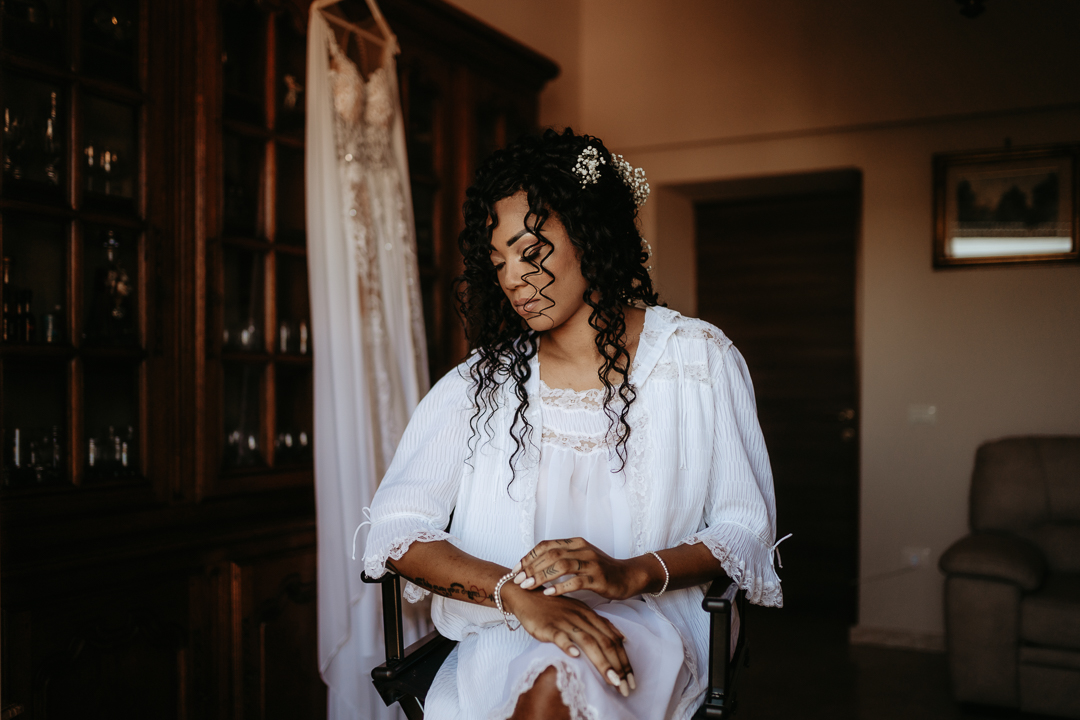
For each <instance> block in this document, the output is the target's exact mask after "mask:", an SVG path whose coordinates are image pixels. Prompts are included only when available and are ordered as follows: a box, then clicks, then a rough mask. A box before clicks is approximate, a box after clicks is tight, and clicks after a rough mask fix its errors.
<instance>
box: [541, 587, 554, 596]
mask: <svg viewBox="0 0 1080 720" xmlns="http://www.w3.org/2000/svg"><path fill="white" fill-rule="evenodd" d="M555 593H556V590H555V588H548V589H547V590H545V591H544V594H545V595H554V594H555Z"/></svg>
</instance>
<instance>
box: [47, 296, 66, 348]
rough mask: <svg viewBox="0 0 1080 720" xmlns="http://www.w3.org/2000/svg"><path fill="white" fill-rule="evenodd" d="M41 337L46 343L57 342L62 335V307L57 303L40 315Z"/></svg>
mask: <svg viewBox="0 0 1080 720" xmlns="http://www.w3.org/2000/svg"><path fill="white" fill-rule="evenodd" d="M41 320H42V323H41V324H42V337H41V339H42V340H43V341H45V342H47V343H58V342H60V340H61V338H62V337H63V322H64V309H63V308H62V307H60V306H59V305H54V306H53V311H52V312H51V313H46V314H45V315H43V316H42V318H41Z"/></svg>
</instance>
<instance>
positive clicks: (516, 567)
mask: <svg viewBox="0 0 1080 720" xmlns="http://www.w3.org/2000/svg"><path fill="white" fill-rule="evenodd" d="M518 570H521V561H520V560H518V564H517V565H515V566H514V569H513V570H511V571H510V572H517V571H518Z"/></svg>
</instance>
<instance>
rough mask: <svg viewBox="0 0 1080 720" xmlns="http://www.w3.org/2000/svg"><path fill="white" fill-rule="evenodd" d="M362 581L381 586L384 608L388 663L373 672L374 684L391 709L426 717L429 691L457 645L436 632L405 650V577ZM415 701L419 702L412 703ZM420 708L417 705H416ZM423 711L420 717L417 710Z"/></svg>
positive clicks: (364, 576)
mask: <svg viewBox="0 0 1080 720" xmlns="http://www.w3.org/2000/svg"><path fill="white" fill-rule="evenodd" d="M360 579H361V580H363V581H364V582H366V583H371V584H372V585H381V586H382V587H381V590H382V606H383V641H384V643H385V645H386V662H384V663H383V664H382V665H379V666H378V667H376V668H375V669H373V670H372V671H371V680H372V683H373V684H374V685H375V689H376V690H377V691H378V692H379V695H380V696H381V697H382V699H383V702H385V703H386V705H387V707H389V706H390V705H393V704H394V703H395V702H396V703H401V708H402V710H404V711H405V715H406V717H408V718H412V717H423V707H422V705H423V701H424V697H425V696H426V695H427V689H428V688H429V687H431V682H432V681H433V680H434V679H435V674H436V673H437V672H438V671H439V668H440V667H442V664H443V661H444V660H446V656H447V655H449V654H450V651H451V650H453V649H454V645H456V644H457V643H456V642H455V641H453V640H449V639H447V638H445V637H443V636H442V635H440V634H439V631H438V630H435V631H432V632H430V633H428V634H427V635H425V636H424V637H422V638H420V639H419V640H417V641H416V642H414V643H413V644H412V645H410V646H409V647H404V632H403V630H402V607H401V576H400V575H398V574H397V573H394V572H392V571H387V572H386V573H385V574H384V575H383V576H382V577H380V578H376V579H372V578H370V577H368V576H367V573H361V575H360ZM410 698H415V700H413V699H410ZM417 700H418V701H419V702H420V705H416V701H417ZM418 709H419V714H417V710H418Z"/></svg>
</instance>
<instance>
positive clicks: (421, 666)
mask: <svg viewBox="0 0 1080 720" xmlns="http://www.w3.org/2000/svg"><path fill="white" fill-rule="evenodd" d="M363 579H364V582H367V583H375V584H379V585H382V601H383V638H384V640H385V643H386V662H384V663H383V664H382V665H380V666H378V667H377V668H375V669H374V670H372V671H371V680H372V683H374V685H375V689H376V690H377V691H378V692H379V695H380V696H382V699H383V702H385V703H386V704H387V706H389V705H392V704H393V703H395V702H396V703H399V704H400V705H401V709H402V710H403V711H404V712H405V717H407V718H408V719H409V720H421V719H422V718H423V717H424V699H425V698H426V697H427V691H428V688H429V687H431V683H432V681H433V680H434V679H435V674H436V673H437V672H438V671H439V668H440V667H442V664H443V661H444V660H446V656H447V655H449V654H450V651H451V650H453V649H454V645H455V644H456V643H455V641H453V640H448V639H447V638H444V637H443V636H442V635H440V634H439V632H438V631H437V630H436V631H434V632H431V633H429V634H428V635H426V636H425V637H423V638H421V639H420V640H418V641H416V642H415V643H413V644H412V645H410V646H409V647H405V645H404V635H403V631H402V625H401V617H402V615H401V612H402V607H401V578H400V576H398V575H396V574H394V573H392V572H387V573H386V574H385V575H383V576H382V577H381V578H379V579H378V580H371V579H369V578H368V577H367V576H366V575H364V576H363ZM726 581H727V579H726V578H722V579H719V580H716V581H714V582H713V583H712V585H710V586H709V590H708V592H706V593H705V599H704V600H702V601H701V607H702V609H703V610H705V611H706V612H708V613H709V614H710V623H709V687H708V690H707V691H706V693H705V702H704V703H702V705H701V707H700V708H698V711H697V712H696V713H695V714H694V718H695V720H720V719H722V718H729V717H731V716H732V715H733V714H734V713H735V708H736V699H735V685H736V682H737V680H738V676H739V669H740V668H741V667H743V666H745V665H749V664H750V648H749V647H748V645H747V642H746V597H745V595H744V594H743V593H742V592H741V591H740V590H739V586H738V585H736V584H735V583H730V584H727V582H726ZM733 606H738V609H739V625H740V629H739V637H738V640H737V643H736V645H735V652H734V653H731V654H729V651H730V648H731V613H732V607H733Z"/></svg>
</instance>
